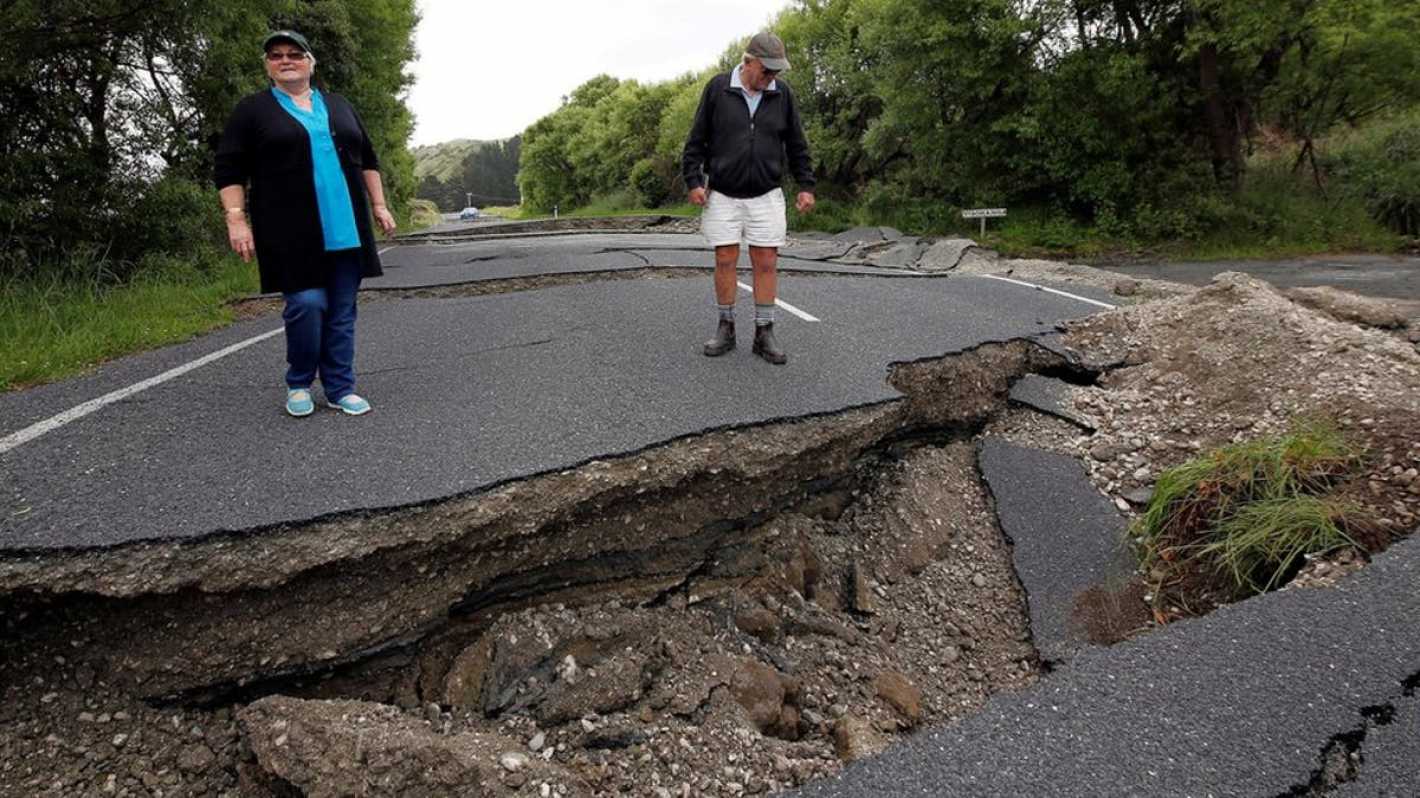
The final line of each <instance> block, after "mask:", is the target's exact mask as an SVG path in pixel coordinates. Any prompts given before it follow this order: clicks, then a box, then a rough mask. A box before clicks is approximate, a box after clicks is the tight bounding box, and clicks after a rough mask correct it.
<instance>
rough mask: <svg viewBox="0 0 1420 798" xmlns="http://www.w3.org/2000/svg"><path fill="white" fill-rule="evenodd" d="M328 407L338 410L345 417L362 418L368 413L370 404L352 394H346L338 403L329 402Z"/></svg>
mask: <svg viewBox="0 0 1420 798" xmlns="http://www.w3.org/2000/svg"><path fill="white" fill-rule="evenodd" d="M329 404H330V406H331V407H332V408H333V409H335V410H339V411H340V412H342V413H344V414H345V415H347V416H363V415H365V414H366V413H368V412H370V403H369V402H367V401H365V400H364V399H362V398H361V397H359V396H356V395H355V394H353V393H349V394H346V395H345V396H342V397H341V398H340V401H338V402H330V403H329Z"/></svg>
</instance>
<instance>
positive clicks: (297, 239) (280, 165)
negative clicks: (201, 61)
mask: <svg viewBox="0 0 1420 798" xmlns="http://www.w3.org/2000/svg"><path fill="white" fill-rule="evenodd" d="M321 96H322V97H324V98H325V106H326V109H327V110H328V111H329V113H330V129H331V134H332V137H333V138H334V139H335V149H336V151H337V152H338V153H339V154H340V167H341V170H342V171H343V172H345V183H346V185H347V186H348V187H349V189H350V204H351V206H352V207H353V208H354V210H355V227H356V228H357V229H358V230H359V231H360V255H361V261H362V264H361V274H362V275H363V276H365V277H377V276H379V275H380V274H382V273H383V272H382V270H381V269H380V256H379V254H378V253H377V251H376V249H375V235H374V231H373V230H372V229H371V227H370V208H369V204H368V202H367V200H366V197H365V179H364V175H363V174H362V172H364V171H365V170H367V169H379V161H378V160H377V159H376V158H375V149H374V147H373V146H372V145H371V144H370V137H369V135H368V134H367V133H366V132H365V126H364V125H363V124H362V123H361V122H360V118H359V117H358V116H356V114H355V109H354V108H352V107H350V103H349V102H348V101H346V99H345V98H344V97H341V96H340V95H338V94H330V93H327V92H322V95H321ZM314 169H315V167H314V163H313V161H312V159H311V137H310V136H309V135H308V134H307V133H306V129H305V128H304V127H302V126H301V123H300V122H298V121H296V120H295V119H294V118H293V117H292V116H291V115H290V114H289V113H287V112H286V110H285V109H284V108H282V107H281V104H280V103H279V102H277V100H276V97H275V96H274V95H273V94H272V93H271V91H270V90H266V91H259V92H257V93H255V94H250V95H247V96H246V97H243V98H242V100H241V102H239V103H237V107H236V108H235V109H234V110H233V111H232V116H231V118H230V119H228V120H227V127H226V129H225V130H224V131H223V133H222V139H221V142H220V143H219V144H218V145H217V158H216V168H215V169H214V170H213V171H214V177H215V180H216V183H217V188H218V189H219V190H220V189H222V188H225V187H227V186H248V185H249V186H250V187H249V188H248V193H247V201H248V204H249V205H250V207H251V227H252V236H253V237H254V238H255V239H256V257H257V264H258V268H259V269H260V272H261V290H262V292H263V293H274V292H278V291H279V292H282V293H289V292H293V291H302V290H305V289H307V288H317V287H321V286H324V285H325V284H326V268H325V264H326V262H327V259H326V257H325V234H324V232H323V231H322V229H321V221H320V207H319V206H318V205H317V204H316V186H315V177H314Z"/></svg>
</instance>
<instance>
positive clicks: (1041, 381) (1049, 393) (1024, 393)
mask: <svg viewBox="0 0 1420 798" xmlns="http://www.w3.org/2000/svg"><path fill="white" fill-rule="evenodd" d="M1011 401H1012V402H1015V403H1016V404H1019V405H1024V406H1026V407H1029V408H1031V409H1033V410H1039V411H1040V412H1042V413H1045V414H1047V415H1052V416H1055V417H1056V418H1059V419H1063V420H1065V421H1068V422H1070V423H1071V424H1074V425H1075V426H1077V427H1079V428H1081V429H1083V430H1086V431H1088V432H1094V429H1095V427H1094V422H1092V421H1091V420H1090V419H1088V418H1086V417H1085V416H1083V415H1081V414H1079V413H1077V412H1075V408H1074V404H1073V402H1072V401H1071V398H1070V383H1068V382H1065V381H1064V380H1059V379H1056V378H1054V377H1046V376H1042V375H1040V374H1027V375H1025V376H1024V377H1021V378H1020V379H1019V380H1016V382H1015V384H1014V385H1012V386H1011Z"/></svg>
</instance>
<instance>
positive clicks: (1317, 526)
mask: <svg viewBox="0 0 1420 798" xmlns="http://www.w3.org/2000/svg"><path fill="white" fill-rule="evenodd" d="M1357 462H1358V457H1357V455H1356V453H1355V452H1353V451H1352V450H1351V449H1350V447H1349V446H1348V445H1347V443H1346V441H1345V440H1344V439H1343V438H1342V437H1341V435H1340V433H1338V432H1337V431H1336V430H1335V428H1334V427H1331V426H1330V425H1328V424H1322V423H1307V424H1302V425H1299V426H1298V427H1297V428H1296V429H1295V430H1294V431H1293V432H1291V433H1289V434H1287V435H1282V436H1277V437H1271V438H1265V439H1261V440H1257V441H1251V442H1247V443H1241V444H1235V445H1232V446H1227V447H1224V448H1222V449H1219V450H1217V451H1214V452H1211V453H1209V454H1206V455H1204V456H1203V457H1200V458H1198V459H1195V460H1191V461H1189V462H1187V463H1184V464H1182V465H1180V466H1177V467H1175V468H1172V469H1169V470H1168V471H1165V472H1164V473H1163V474H1162V475H1160V477H1159V480H1158V484H1157V486H1156V487H1155V490H1154V496H1153V497H1152V498H1151V499H1150V500H1149V506H1148V508H1147V510H1146V511H1145V513H1144V515H1142V516H1140V518H1139V519H1138V521H1137V522H1136V523H1135V527H1134V534H1135V538H1136V541H1137V544H1138V550H1139V554H1140V560H1141V564H1142V566H1143V569H1144V570H1145V571H1146V572H1148V573H1149V574H1150V576H1151V578H1152V579H1153V580H1154V582H1155V588H1156V589H1155V595H1156V596H1161V595H1162V594H1163V593H1164V592H1166V591H1167V590H1168V589H1170V588H1173V587H1178V586H1179V585H1181V584H1187V583H1193V588H1194V589H1195V590H1196V589H1197V588H1198V583H1199V582H1200V581H1201V582H1203V583H1207V582H1209V581H1210V580H1211V581H1216V580H1221V581H1222V582H1223V583H1224V584H1225V588H1224V589H1225V592H1227V593H1229V594H1230V595H1229V596H1228V597H1229V598H1235V597H1242V596H1247V595H1252V594H1255V593H1262V592H1264V591H1267V590H1271V589H1273V588H1275V587H1278V586H1279V585H1281V584H1282V583H1283V582H1285V581H1286V580H1287V579H1289V578H1291V576H1292V574H1294V573H1295V572H1296V570H1297V569H1298V568H1300V567H1301V564H1302V558H1303V557H1304V556H1305V555H1309V554H1322V553H1326V552H1330V551H1334V550H1336V549H1340V548H1344V547H1348V546H1349V547H1357V548H1359V546H1358V545H1357V544H1356V542H1355V540H1354V539H1353V538H1352V537H1351V536H1350V535H1349V534H1348V527H1350V526H1351V525H1352V524H1353V522H1354V523H1360V522H1359V521H1358V520H1357V519H1355V518H1354V515H1355V510H1354V509H1353V508H1351V507H1350V505H1348V504H1346V503H1344V502H1340V501H1337V500H1334V499H1332V498H1330V496H1329V494H1330V493H1331V492H1332V490H1333V488H1335V487H1336V486H1337V485H1339V484H1340V483H1341V482H1342V481H1344V480H1345V479H1346V477H1348V476H1349V475H1350V474H1351V472H1352V470H1353V469H1354V467H1355V466H1356V464H1357ZM1185 589H1187V588H1185Z"/></svg>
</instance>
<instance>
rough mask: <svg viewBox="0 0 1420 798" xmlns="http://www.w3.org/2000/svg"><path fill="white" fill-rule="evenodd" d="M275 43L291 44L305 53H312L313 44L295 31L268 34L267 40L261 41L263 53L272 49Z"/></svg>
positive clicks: (279, 31)
mask: <svg viewBox="0 0 1420 798" xmlns="http://www.w3.org/2000/svg"><path fill="white" fill-rule="evenodd" d="M273 42H290V43H291V44H294V45H296V46H297V47H299V48H301V52H303V53H309V52H310V51H311V43H310V42H308V41H306V37H304V36H302V35H301V34H299V33H297V32H295V31H293V30H278V31H275V32H273V33H268V34H266V38H265V39H262V40H261V49H262V50H263V51H265V50H267V49H270V47H271V45H272V43H273Z"/></svg>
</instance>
